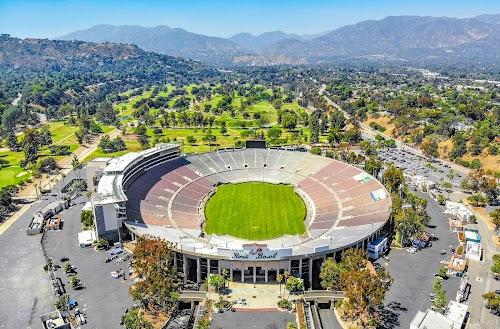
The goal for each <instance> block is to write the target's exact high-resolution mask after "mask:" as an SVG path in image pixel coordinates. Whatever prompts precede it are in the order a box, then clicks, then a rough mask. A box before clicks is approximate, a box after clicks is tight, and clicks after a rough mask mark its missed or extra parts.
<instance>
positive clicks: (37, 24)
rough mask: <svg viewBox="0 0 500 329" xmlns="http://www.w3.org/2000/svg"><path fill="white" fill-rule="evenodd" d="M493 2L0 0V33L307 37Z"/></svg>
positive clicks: (466, 12) (498, 7)
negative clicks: (95, 30)
mask: <svg viewBox="0 0 500 329" xmlns="http://www.w3.org/2000/svg"><path fill="white" fill-rule="evenodd" d="M483 13H490V14H492V13H500V1H499V0H495V1H491V0H475V1H470V0H469V1H464V0H412V1H407V0H344V1H338V0H330V1H327V0H303V1H296V0H288V1H284V0H252V1H240V0H232V1H227V0H226V1H223V0H205V1H203V0H163V1H129V0H121V1H116V0H108V1H106V0H101V1H97V0H88V1H76V0H69V1H68V0H67V1H60V0H59V1H57V0H52V1H42V0H38V1H33V0H18V1H11V0H0V33H9V34H11V35H13V36H17V37H42V38H53V37H57V36H60V35H63V34H65V33H68V32H72V31H74V30H77V29H84V28H88V27H90V26H93V25H96V24H114V25H125V24H128V25H143V26H154V25H168V26H170V27H182V28H185V29H187V30H189V31H192V32H196V33H202V34H207V35H215V36H223V37H228V36H231V35H233V34H235V33H238V32H250V33H253V34H259V33H262V32H266V31H275V30H282V31H285V32H288V33H299V34H310V33H318V32H323V31H327V30H332V29H335V28H337V27H340V26H343V25H347V24H353V23H357V22H359V21H362V20H366V19H381V18H383V17H385V16H390V15H429V16H450V17H472V16H475V15H478V14H483Z"/></svg>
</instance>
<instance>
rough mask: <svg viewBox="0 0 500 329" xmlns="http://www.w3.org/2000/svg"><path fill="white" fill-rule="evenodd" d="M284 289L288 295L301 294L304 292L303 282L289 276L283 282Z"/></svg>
mask: <svg viewBox="0 0 500 329" xmlns="http://www.w3.org/2000/svg"><path fill="white" fill-rule="evenodd" d="M285 289H286V290H288V291H289V292H290V293H294V292H301V291H303V290H304V281H303V280H302V279H299V278H296V277H294V276H290V277H289V278H288V279H287V280H286V282H285Z"/></svg>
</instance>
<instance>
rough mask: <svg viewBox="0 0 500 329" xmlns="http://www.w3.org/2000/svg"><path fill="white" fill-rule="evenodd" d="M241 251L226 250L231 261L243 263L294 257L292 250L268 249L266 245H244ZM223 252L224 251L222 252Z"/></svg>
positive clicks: (225, 252)
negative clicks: (241, 261)
mask: <svg viewBox="0 0 500 329" xmlns="http://www.w3.org/2000/svg"><path fill="white" fill-rule="evenodd" d="M242 247H243V249H240V250H233V249H231V250H228V249H226V250H224V254H227V256H229V258H230V259H234V260H243V261H259V260H262V261H266V260H279V259H281V258H282V257H285V256H291V255H292V249H291V248H287V249H268V248H267V246H266V245H257V244H252V245H243V246H242ZM220 251H222V250H220Z"/></svg>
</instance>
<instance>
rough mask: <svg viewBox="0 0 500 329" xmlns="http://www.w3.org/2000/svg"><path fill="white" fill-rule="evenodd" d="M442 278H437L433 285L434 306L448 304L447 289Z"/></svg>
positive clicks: (442, 306) (441, 306)
mask: <svg viewBox="0 0 500 329" xmlns="http://www.w3.org/2000/svg"><path fill="white" fill-rule="evenodd" d="M442 281H443V280H442V279H441V278H436V279H435V280H434V283H433V285H432V290H433V292H434V303H433V304H434V307H436V308H438V309H441V308H444V307H445V306H446V291H445V290H444V288H443V283H442Z"/></svg>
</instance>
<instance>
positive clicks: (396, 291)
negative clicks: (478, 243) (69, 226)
mask: <svg viewBox="0 0 500 329" xmlns="http://www.w3.org/2000/svg"><path fill="white" fill-rule="evenodd" d="M418 195H419V196H420V197H423V198H425V199H426V200H427V201H428V203H427V213H428V214H429V215H430V216H431V221H430V223H429V227H427V228H426V230H427V231H428V232H429V233H433V234H435V235H436V236H437V237H438V238H439V240H436V241H432V247H427V248H425V249H422V250H421V251H418V252H417V253H415V254H410V253H408V252H407V251H406V249H392V250H391V251H390V254H389V256H388V260H387V259H384V258H381V259H379V260H378V261H377V263H379V264H381V265H382V266H384V267H385V268H386V269H387V270H388V271H389V273H390V274H391V276H392V277H393V278H394V282H393V284H392V285H391V287H390V288H389V292H388V293H387V295H386V298H385V306H384V308H383V310H382V312H381V313H382V315H383V318H384V323H383V327H384V328H409V327H410V323H411V321H412V320H413V317H414V316H415V314H416V313H417V312H418V311H425V310H426V309H427V308H429V307H431V301H430V299H429V295H430V293H431V292H432V284H433V282H434V280H435V277H434V273H435V272H437V271H438V270H439V267H440V266H441V265H440V261H441V260H444V259H446V260H449V258H450V249H449V246H450V245H451V246H454V247H456V246H457V244H458V240H457V235H456V233H453V232H451V231H450V230H449V227H448V215H446V214H444V213H443V208H442V207H441V206H439V205H438V204H437V203H436V202H435V201H434V200H432V199H431V198H429V197H428V196H425V195H423V194H422V193H418ZM441 250H446V251H447V254H446V255H441ZM459 282H460V280H459V278H457V277H450V278H448V279H447V280H444V281H443V286H444V288H445V289H446V295H447V299H448V300H452V299H453V300H454V299H455V295H456V292H457V291H458V287H459Z"/></svg>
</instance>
